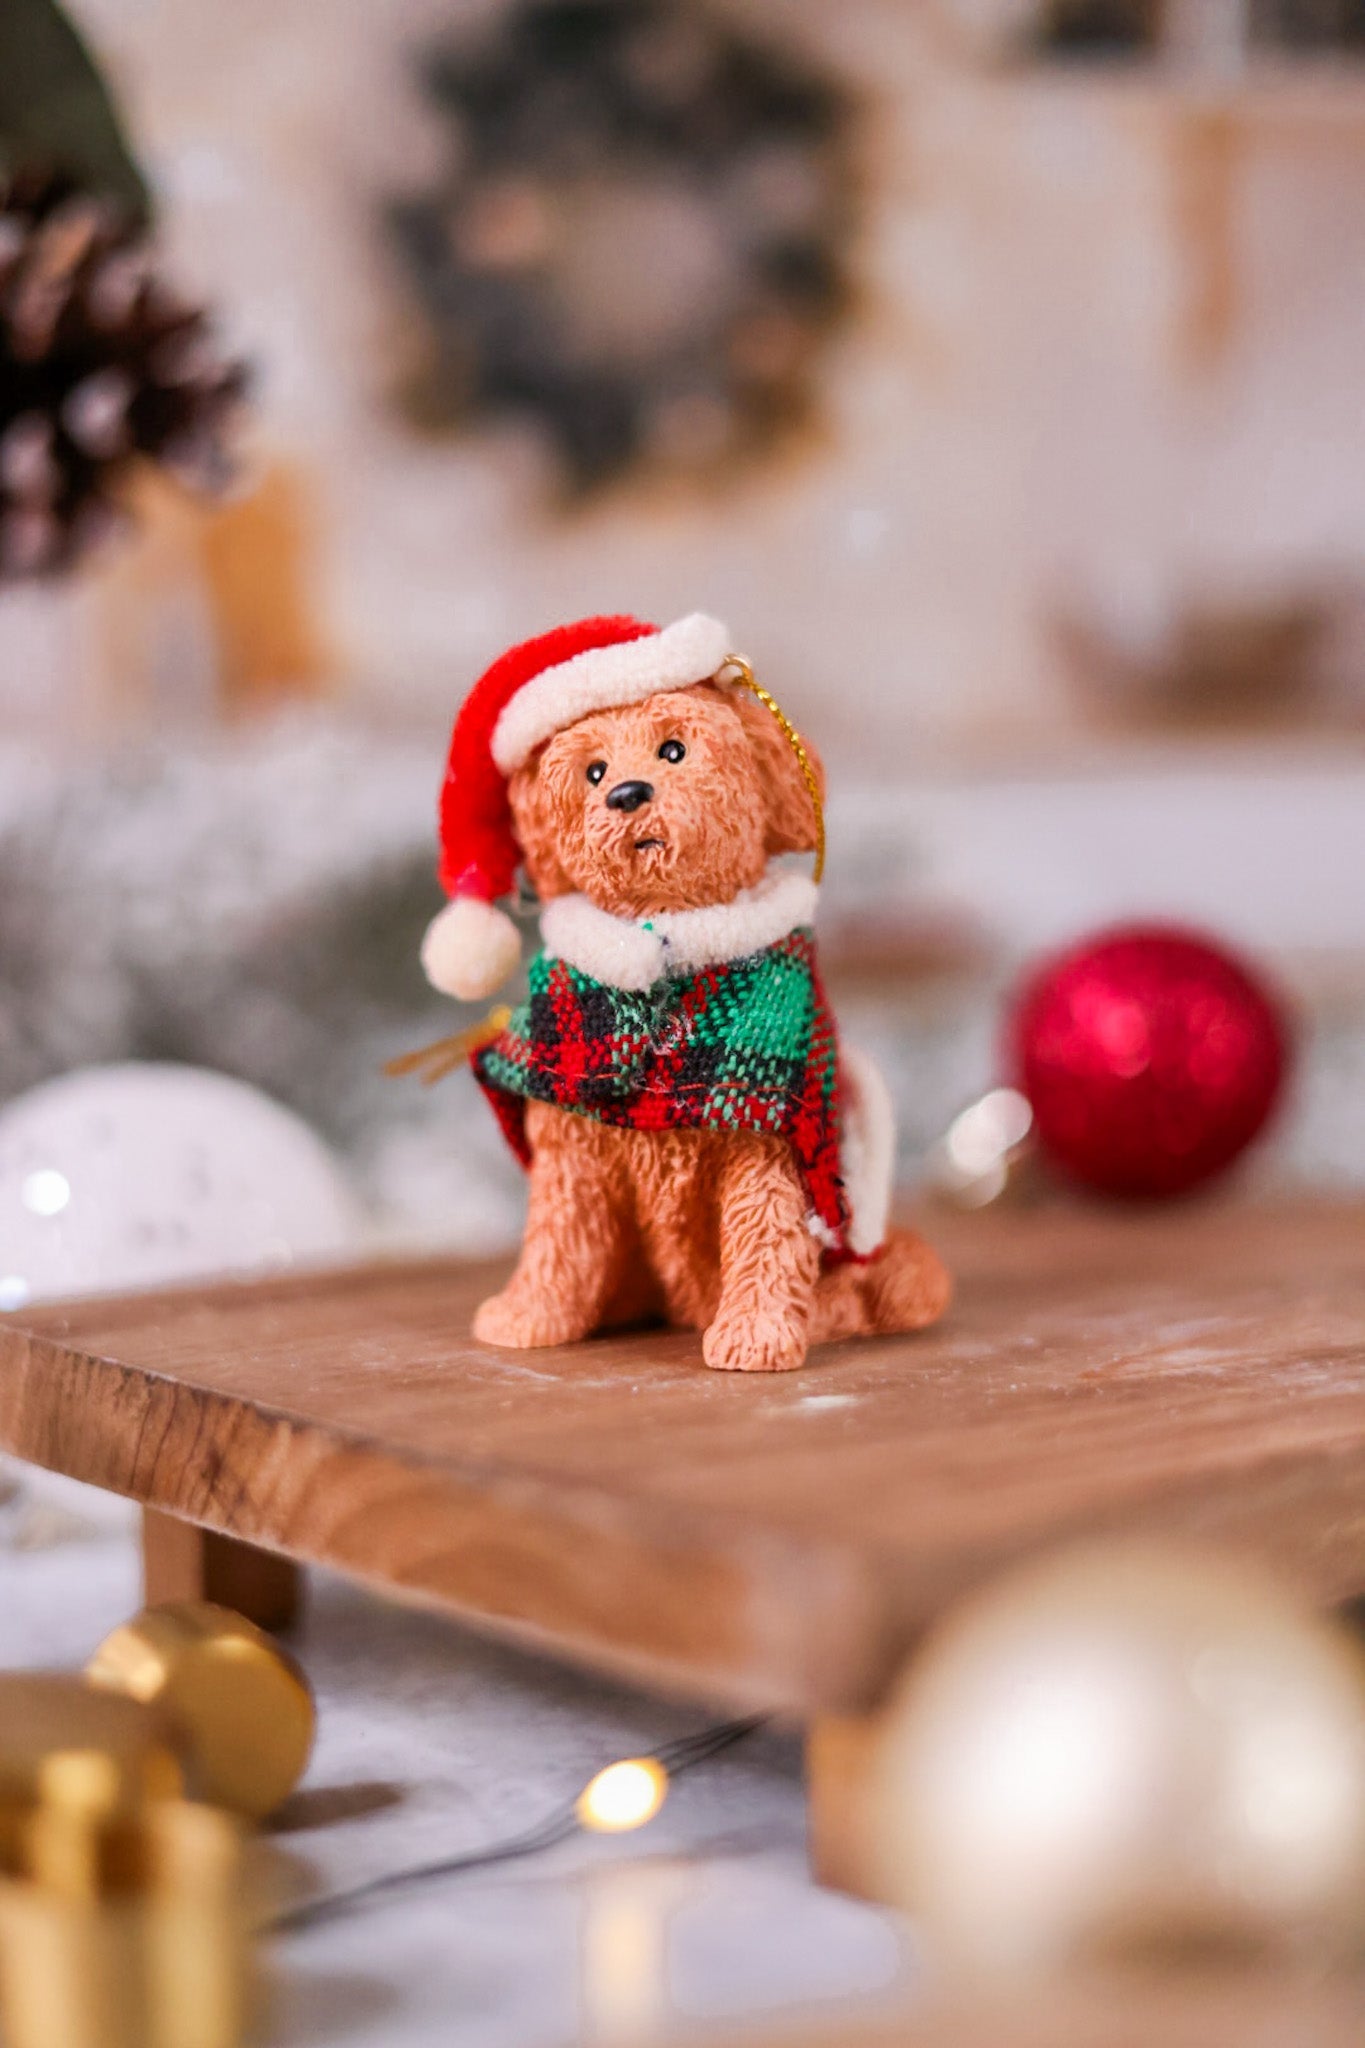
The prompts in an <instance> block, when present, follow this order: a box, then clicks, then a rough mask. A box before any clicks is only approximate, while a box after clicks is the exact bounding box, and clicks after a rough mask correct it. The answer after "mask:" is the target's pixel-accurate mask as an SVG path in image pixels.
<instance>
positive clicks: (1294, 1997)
mask: <svg viewBox="0 0 1365 2048" xmlns="http://www.w3.org/2000/svg"><path fill="white" fill-rule="evenodd" d="M693 2038H694V2039H697V2040H699V2039H700V2037H693ZM1362 2040H1365V1978H1362V1977H1361V1975H1360V1973H1359V1972H1358V1971H1350V1972H1346V1971H1342V1972H1339V1973H1329V1974H1326V1975H1322V1974H1315V1973H1311V1972H1309V1971H1306V1970H1305V1971H1303V1972H1302V1973H1299V1974H1294V1973H1290V1972H1280V1971H1278V1970H1276V1969H1274V1968H1272V1967H1270V1966H1268V1965H1267V1966H1266V1967H1257V1966H1255V1965H1251V1966H1249V1967H1244V1968H1242V1969H1240V1970H1232V1969H1228V1970H1226V1971H1224V1972H1222V1973H1221V1974H1216V1975H1204V1974H1202V1973H1200V1972H1198V1971H1194V1970H1191V1969H1190V1968H1189V1967H1188V1965H1187V1966H1186V1967H1184V1968H1181V1967H1179V1966H1173V1967H1172V1968H1171V1969H1170V1970H1169V1971H1168V1972H1161V1971H1159V1970H1156V1969H1147V1970H1129V1971H1124V1972H1116V1973H1114V1974H1113V1975H1110V1976H1107V1977H1106V1976H1101V1975H1094V1976H1083V1977H1080V1978H1078V1979H1076V1980H1074V1981H1067V1980H1065V1979H1063V1980H1061V1981H1054V1982H1051V1983H1037V1984H1029V1985H1025V1986H1023V1987H1020V1986H1018V1985H1014V1986H1011V1987H1009V1989H1007V1990H1005V1991H1002V1992H1000V1993H998V1994H996V1996H994V1997H990V1996H981V1995H977V1996H975V1997H970V1998H968V1997H964V1998H962V1999H940V2000H938V2001H926V2002H925V2003H924V2004H923V2005H922V2006H920V2007H917V2008H914V2009H911V2010H910V2011H907V2012H905V2013H904V2014H902V2015H900V2016H899V2017H895V2016H886V2017H882V2018H879V2019H876V2020H865V2021H862V2022H861V2023H860V2022H859V2021H858V2020H856V2019H852V2018H850V2017H849V2016H848V2014H847V2013H846V2012H845V2011H844V2009H843V2008H840V2010H839V2013H838V2016H837V2018H833V2019H830V2020H828V2021H826V2022H824V2023H822V2022H820V2021H819V2020H816V2021H804V2022H799V2021H798V2022H795V2023H794V2024H793V2025H792V2026H791V2028H790V2030H789V2031H787V2032H783V2033H776V2032H774V2031H773V2030H772V2029H771V2028H769V2029H768V2030H766V2031H763V2032H759V2031H757V2030H753V2029H749V2030H746V2031H745V2032H743V2033H733V2034H732V2033H726V2034H725V2035H724V2036H721V2035H718V2034H716V2033H715V2032H714V2030H713V2031H712V2032H710V2033H708V2034H707V2035H706V2048H1359V2044H1360V2042H1361V2041H1362ZM640 2048H645V2044H644V2043H643V2042H642V2043H641V2044H640ZM680 2048H684V2042H680Z"/></svg>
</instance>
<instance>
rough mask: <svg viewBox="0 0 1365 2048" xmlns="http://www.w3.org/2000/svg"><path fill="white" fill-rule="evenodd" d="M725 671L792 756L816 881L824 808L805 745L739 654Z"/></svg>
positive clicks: (724, 666)
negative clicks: (811, 828)
mask: <svg viewBox="0 0 1365 2048" xmlns="http://www.w3.org/2000/svg"><path fill="white" fill-rule="evenodd" d="M725 669H733V670H734V671H735V674H734V678H733V680H734V681H735V682H737V683H739V684H740V685H741V687H742V688H743V689H746V690H748V691H749V692H750V694H751V695H752V696H755V697H757V699H758V701H759V703H760V704H761V705H762V706H763V707H764V709H765V710H766V711H771V713H772V715H773V717H774V718H775V719H776V720H777V722H778V724H779V725H780V726H781V728H782V733H783V737H784V738H785V740H786V742H787V745H788V746H789V747H790V748H791V750H792V752H793V753H794V754H795V756H796V761H797V766H798V767H799V768H800V770H801V773H802V775H803V776H804V778H805V783H806V788H807V789H808V790H809V791H810V800H811V806H812V808H813V810H814V812H815V879H816V881H817V882H818V881H819V880H820V879H821V877H822V876H823V874H824V872H825V807H824V804H823V803H822V802H821V801H820V782H819V778H818V777H817V775H816V773H815V765H814V763H813V762H812V760H811V757H810V755H809V754H808V753H807V752H806V743H805V741H804V740H803V739H802V737H801V735H800V733H799V732H798V731H797V730H796V727H795V726H794V725H793V724H792V722H791V720H790V719H789V718H788V716H787V714H786V712H785V711H784V710H783V709H782V706H781V705H780V704H779V703H778V701H777V699H776V697H774V696H773V694H772V692H771V690H765V689H764V687H763V685H762V683H759V682H755V680H754V672H753V669H752V667H751V666H750V664H749V663H748V662H747V661H746V660H745V659H744V656H743V655H742V654H727V655H726V657H725V659H724V661H723V662H722V663H721V670H720V672H722V673H723V671H724V670H725Z"/></svg>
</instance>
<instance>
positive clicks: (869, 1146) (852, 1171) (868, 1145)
mask: <svg viewBox="0 0 1365 2048" xmlns="http://www.w3.org/2000/svg"><path fill="white" fill-rule="evenodd" d="M839 1073H840V1080H841V1083H842V1087H841V1091H840V1092H841V1094H842V1096H843V1101H842V1104H841V1111H842V1113H841V1116H840V1122H839V1168H840V1171H841V1173H842V1174H843V1180H844V1200H845V1201H846V1202H847V1204H848V1216H849V1222H848V1244H849V1250H850V1251H853V1252H856V1253H857V1254H858V1256H859V1257H860V1258H866V1257H868V1255H869V1254H870V1253H872V1252H875V1251H876V1250H877V1248H878V1246H879V1245H881V1244H883V1243H884V1242H885V1239H886V1226H887V1223H888V1222H889V1220H890V1216H891V1181H892V1176H893V1174H894V1172H895V1166H896V1112H895V1109H894V1107H893V1106H892V1102H891V1091H890V1089H889V1088H888V1087H887V1085H886V1082H885V1080H884V1079H883V1078H882V1074H881V1071H880V1069H879V1068H878V1067H877V1066H876V1065H875V1064H874V1062H873V1061H872V1060H870V1059H869V1058H868V1056H867V1054H866V1053H865V1052H860V1051H859V1050H858V1048H857V1046H856V1045H848V1044H844V1045H843V1046H841V1047H840V1059H839Z"/></svg>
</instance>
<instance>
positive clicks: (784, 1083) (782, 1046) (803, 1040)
mask: <svg viewBox="0 0 1365 2048" xmlns="http://www.w3.org/2000/svg"><path fill="white" fill-rule="evenodd" d="M530 980H531V990H530V997H529V1000H528V1001H526V1002H525V1003H523V1004H522V1005H521V1007H520V1008H519V1009H518V1010H517V1011H516V1012H515V1014H514V1015H513V1017H512V1020H511V1022H510V1024H509V1025H508V1026H507V1029H506V1030H505V1031H504V1032H502V1033H501V1035H500V1036H499V1037H497V1038H495V1039H494V1040H493V1042H492V1044H491V1045H488V1046H485V1047H484V1048H483V1049H482V1050H481V1051H480V1052H479V1053H477V1054H476V1055H475V1057H474V1060H473V1067H474V1072H475V1074H476V1075H477V1077H478V1079H479V1082H480V1084H481V1086H482V1087H483V1089H484V1092H485V1093H486V1094H487V1096H488V1098H489V1100H490V1102H491V1103H492V1105H493V1108H494V1110H495V1111H496V1113H497V1116H498V1120H499V1122H500V1123H501V1125H502V1128H503V1131H504V1133H505V1135H506V1137H507V1139H508V1141H509V1143H510V1144H511V1146H512V1148H513V1150H514V1151H515V1152H516V1154H517V1156H518V1158H520V1159H521V1161H522V1163H523V1164H529V1162H530V1156H531V1155H530V1149H529V1147H528V1145H527V1142H526V1130H525V1118H526V1102H527V1100H528V1099H530V1100H533V1101H536V1102H552V1103H554V1104H555V1105H556V1107H558V1108H560V1109H568V1110H572V1111H574V1112H575V1113H576V1114H578V1115H579V1116H591V1117H596V1118H597V1119H598V1120H599V1122H601V1123H606V1124H616V1125H619V1126H620V1127H621V1128H623V1129H627V1130H633V1131H675V1130H692V1131H760V1132H766V1133H769V1134H772V1135H775V1136H778V1137H783V1138H785V1139H786V1140H787V1142H788V1143H789V1145H790V1146H791V1148H792V1151H793V1153H794V1155H795V1157H796V1163H797V1166H798V1167H799V1169H800V1172H801V1175H802V1178H803V1180H804V1182H805V1186H806V1192H807V1194H808V1196H809V1198H810V1205H811V1209H812V1211H813V1216H814V1219H815V1225H816V1227H817V1235H818V1236H819V1237H820V1239H821V1242H822V1243H823V1244H824V1245H825V1246H826V1248H827V1250H828V1251H829V1252H830V1253H831V1255H832V1256H834V1257H843V1256H847V1255H848V1247H847V1233H848V1211H847V1205H846V1202H845V1197H844V1185H843V1180H842V1178H841V1175H840V1167H839V1085H838V1060H839V1053H838V1041H837V1039H836V1036H835V1029H834V1018H833V1016H832V1015H831V1013H830V1009H829V1005H828V1003H827V1002H826V1000H825V993H824V990H823V988H822V987H821V985H820V976H819V973H818V971H817V969H816V964H815V941H814V938H813V936H812V934H811V933H810V932H809V931H808V930H805V929H802V930H799V931H794V932H789V933H788V935H787V936H786V938H784V939H779V940H778V942H777V943H776V945H772V946H766V947H764V948H763V950H762V951H761V952H758V953H752V954H750V955H749V957H748V958H747V959H744V960H726V961H722V962H720V963H719V964H718V965H715V966H711V967H703V968H701V969H699V970H698V971H697V972H696V973H692V974H686V975H678V976H665V977H664V978H663V979H662V980H660V981H656V982H655V984H654V986H653V987H652V988H650V989H646V990H644V991H643V992H636V991H634V990H629V989H619V988H613V987H611V986H609V985H608V984H607V983H605V982H600V981H594V980H593V979H592V978H591V976H589V975H586V974H583V973H581V972H580V971H579V969H577V968H576V967H570V966H569V965H568V964H567V962H565V961H563V960H558V959H554V958H552V957H551V956H550V955H548V954H546V953H544V952H541V953H538V954H537V955H536V957H535V959H534V960H533V961H532V962H531V971H530Z"/></svg>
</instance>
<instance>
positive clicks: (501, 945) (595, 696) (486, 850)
mask: <svg viewBox="0 0 1365 2048" xmlns="http://www.w3.org/2000/svg"><path fill="white" fill-rule="evenodd" d="M729 644H730V641H729V635H728V633H727V632H726V630H725V628H724V626H722V625H721V624H720V623H719V621H718V620H716V619H709V618H707V617H706V616H705V615H704V614H703V613H701V612H692V613H691V614H690V615H689V616H688V617H687V618H685V619H678V620H676V621H675V622H674V623H673V625H671V626H663V627H660V626H652V625H649V624H647V623H646V622H645V621H643V620H641V619H632V618H629V617H626V616H624V615H620V616H617V617H612V618H595V619H579V620H578V621H577V622H576V623H575V624H574V625H571V626H557V627H556V628H555V630H554V631H553V632H551V633H541V634H540V635H538V637H537V638H536V639H534V640H523V641H522V642H521V643H520V645H519V646H516V647H509V648H508V650H507V652H506V653H505V654H503V655H500V656H499V657H498V659H497V660H496V661H495V662H494V663H493V665H492V667H491V668H489V669H486V670H485V671H484V673H483V675H481V676H480V677H479V680H478V682H477V683H475V685H474V687H473V689H472V690H471V691H470V693H469V695H468V696H467V697H466V698H465V701H464V703H463V704H462V705H461V707H460V711H459V715H458V717H457V718H456V720H455V730H454V732H453V733H452V735H451V740H450V759H449V762H448V764H447V767H446V778H445V783H444V785H443V787H442V790H441V865H440V878H441V885H442V887H443V888H444V889H445V890H446V893H447V894H448V895H449V896H450V898H451V901H450V902H449V903H448V904H447V905H446V908H445V909H444V910H443V911H442V912H441V913H440V915H439V916H438V917H436V918H434V919H433V920H432V923H431V924H430V926H429V927H428V929H427V935H426V938H425V939H424V941H423V943H422V965H423V966H424V967H425V969H426V972H427V978H428V980H429V981H431V983H432V984H433V985H434V986H435V987H436V988H439V989H441V990H442V991H443V992H444V993H445V994H447V995H452V996H458V997H459V998H460V1000H461V1001H462V1002H478V1001H481V1000H482V998H483V997H485V996H488V995H491V994H492V993H493V991H494V990H495V989H496V988H499V987H500V986H501V985H502V983H503V982H504V981H506V979H507V978H508V976H509V975H510V974H511V973H512V970H513V969H514V968H515V966H516V964H517V959H518V956H519V953H520V946H519V944H518V941H517V933H516V927H515V925H514V924H513V923H512V921H511V919H510V918H509V917H508V916H507V915H506V914H505V913H504V912H503V911H501V910H498V909H497V908H496V907H495V899H496V898H497V897H499V896H505V895H507V894H508V892H509V891H510V890H511V888H512V886H513V883H514V881H515V879H516V871H517V865H518V862H519V861H520V859H521V849H520V847H519V846H518V845H517V841H516V835H515V833H514V831H513V828H512V812H511V807H510V806H509V804H508V801H507V781H508V777H509V776H510V775H511V774H512V772H513V770H514V769H516V768H518V767H520V765H521V763H522V762H523V761H525V760H527V759H528V758H529V756H530V755H531V754H533V753H534V752H535V750H536V748H537V747H538V746H541V745H542V744H543V743H544V742H545V741H546V740H548V739H550V738H551V737H552V736H553V735H554V734H555V733H557V732H562V731H563V729H564V727H565V726H568V725H573V724H574V723H575V722H576V720H578V719H580V718H585V717H586V716H587V714H588V713H589V712H590V711H605V710H608V709H610V708H612V707H613V706H615V705H618V704H642V703H643V702H644V701H645V699H646V698H647V697H652V696H654V695H655V694H656V692H658V691H660V690H682V689H687V688H689V687H690V686H691V685H692V684H693V683H700V682H705V681H706V680H707V678H708V677H710V676H713V675H715V673H716V671H717V670H718V669H720V668H721V667H723V666H724V663H725V658H726V654H727V653H728V651H729Z"/></svg>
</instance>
